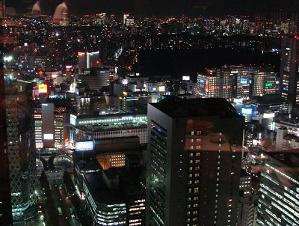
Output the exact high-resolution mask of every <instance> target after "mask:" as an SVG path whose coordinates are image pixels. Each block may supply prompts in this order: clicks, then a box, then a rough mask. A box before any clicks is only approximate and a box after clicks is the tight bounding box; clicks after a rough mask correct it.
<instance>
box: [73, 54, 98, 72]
mask: <svg viewBox="0 0 299 226" xmlns="http://www.w3.org/2000/svg"><path fill="white" fill-rule="evenodd" d="M99 54H100V52H99V51H96V52H78V66H79V70H80V72H84V71H85V70H86V69H90V68H92V67H97V66H99V64H100V62H99Z"/></svg>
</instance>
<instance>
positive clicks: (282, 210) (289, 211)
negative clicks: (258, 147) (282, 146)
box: [257, 158, 299, 226]
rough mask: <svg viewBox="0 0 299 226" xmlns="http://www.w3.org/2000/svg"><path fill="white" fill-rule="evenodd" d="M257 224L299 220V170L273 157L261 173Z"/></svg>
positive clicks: (285, 225)
mask: <svg viewBox="0 0 299 226" xmlns="http://www.w3.org/2000/svg"><path fill="white" fill-rule="evenodd" d="M257 213H258V217H257V225H259V226H264V225H269V226H274V225H280V226H287V225H292V226H295V225H298V222H299V178H298V171H297V172H296V170H295V168H293V169H292V168H290V167H288V166H286V165H284V164H282V163H280V162H278V161H276V160H274V159H272V158H270V159H268V160H266V163H265V164H264V170H263V172H262V173H261V184H260V189H259V199H258V209H257Z"/></svg>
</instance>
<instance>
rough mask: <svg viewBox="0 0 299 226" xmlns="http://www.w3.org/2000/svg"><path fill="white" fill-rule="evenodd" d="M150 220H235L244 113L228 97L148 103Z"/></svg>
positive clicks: (172, 224) (174, 224)
mask: <svg viewBox="0 0 299 226" xmlns="http://www.w3.org/2000/svg"><path fill="white" fill-rule="evenodd" d="M148 118H149V119H148V120H149V130H150V137H149V146H148V153H147V155H148V156H147V161H146V163H147V176H146V178H147V182H146V183H147V196H146V211H147V213H146V225H151V226H155V225H169V226H181V225H216V226H224V225H227V226H229V225H236V223H237V215H238V213H237V206H238V198H239V182H240V172H241V147H242V134H243V123H244V118H243V117H242V116H240V115H239V114H238V113H237V112H236V111H235V109H234V108H233V107H232V106H231V105H230V104H229V103H228V102H227V101H226V100H225V99H217V98H216V99H213V98H212V99H209V98H207V99H206V98H203V99H202V98H200V99H189V100H184V99H179V98H177V97H169V98H166V99H163V100H162V101H160V102H159V103H156V104H149V105H148Z"/></svg>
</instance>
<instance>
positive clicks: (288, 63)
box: [280, 36, 299, 106]
mask: <svg viewBox="0 0 299 226" xmlns="http://www.w3.org/2000/svg"><path fill="white" fill-rule="evenodd" d="M281 49H282V54H281V65H280V78H281V80H282V81H281V92H282V97H283V98H284V99H285V101H286V102H287V103H288V104H289V105H290V106H294V105H296V104H298V103H299V80H298V76H299V63H298V62H299V38H298V36H295V37H286V38H284V39H283V41H282V48H281Z"/></svg>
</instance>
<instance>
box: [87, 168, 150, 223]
mask: <svg viewBox="0 0 299 226" xmlns="http://www.w3.org/2000/svg"><path fill="white" fill-rule="evenodd" d="M121 170H123V169H121ZM120 174H121V175H119V172H118V173H117V172H113V170H108V171H103V172H94V173H86V174H85V175H84V182H83V189H84V196H85V200H86V203H87V206H88V210H89V211H90V213H89V214H90V215H91V216H92V218H93V222H94V225H122V226H124V225H128V226H135V225H144V218H145V198H144V195H145V194H144V189H143V188H142V186H141V184H140V183H139V182H137V181H136V179H135V178H130V176H133V177H134V176H136V174H133V175H131V174H128V173H125V175H122V173H120ZM124 177H126V179H125V178H124ZM130 180H131V182H130Z"/></svg>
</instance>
